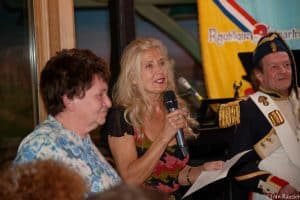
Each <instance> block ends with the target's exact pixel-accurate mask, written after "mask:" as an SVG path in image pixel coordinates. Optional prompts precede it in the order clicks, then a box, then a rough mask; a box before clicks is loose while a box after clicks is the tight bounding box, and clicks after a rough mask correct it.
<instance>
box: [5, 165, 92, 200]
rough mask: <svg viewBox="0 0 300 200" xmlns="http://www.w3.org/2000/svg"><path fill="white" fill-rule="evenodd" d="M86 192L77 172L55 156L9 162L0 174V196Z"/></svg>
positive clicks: (76, 197)
mask: <svg viewBox="0 0 300 200" xmlns="http://www.w3.org/2000/svg"><path fill="white" fill-rule="evenodd" d="M87 192H88V189H87V185H86V184H85V182H84V179H83V178H82V177H81V176H80V175H79V174H78V173H76V172H75V171H73V170H72V169H71V168H69V167H67V166H65V165H63V164H62V163H60V162H58V161H54V160H40V161H34V162H29V163H25V164H19V165H16V166H11V167H9V168H7V169H6V170H4V171H2V172H1V174H0V199H6V200H21V199H22V200H27V199H28V200H29V199H30V200H52V199H55V200H82V199H84V198H85V195H86V194H87Z"/></svg>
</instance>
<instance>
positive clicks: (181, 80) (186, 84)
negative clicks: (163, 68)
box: [178, 77, 203, 101]
mask: <svg viewBox="0 0 300 200" xmlns="http://www.w3.org/2000/svg"><path fill="white" fill-rule="evenodd" d="M178 83H179V84H180V85H181V86H183V87H184V88H185V89H187V90H188V92H190V93H192V94H193V95H194V96H195V97H196V99H197V100H198V101H202V99H203V97H202V96H201V95H200V94H199V93H198V92H197V91H196V90H195V89H194V88H192V86H191V84H190V83H189V82H188V81H187V80H186V79H185V78H183V77H179V78H178Z"/></svg>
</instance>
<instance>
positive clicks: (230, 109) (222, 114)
mask: <svg viewBox="0 0 300 200" xmlns="http://www.w3.org/2000/svg"><path fill="white" fill-rule="evenodd" d="M240 101H241V100H240V99H239V100H236V101H232V102H229V103H226V104H221V105H220V108H219V127H220V128H227V127H230V126H233V125H236V124H239V123H240V104H239V102H240Z"/></svg>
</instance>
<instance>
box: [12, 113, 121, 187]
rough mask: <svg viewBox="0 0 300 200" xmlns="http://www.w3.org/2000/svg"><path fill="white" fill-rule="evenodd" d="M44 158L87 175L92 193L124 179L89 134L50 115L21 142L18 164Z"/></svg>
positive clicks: (17, 158) (16, 159)
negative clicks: (71, 128) (69, 127)
mask: <svg viewBox="0 0 300 200" xmlns="http://www.w3.org/2000/svg"><path fill="white" fill-rule="evenodd" d="M44 159H54V160H58V161H61V162H63V163H65V164H66V165H67V166H69V167H71V168H73V169H74V170H75V171H77V172H78V173H79V174H81V175H82V176H83V177H84V179H85V181H86V182H87V183H88V185H89V187H90V190H91V192H101V191H103V190H106V189H109V188H110V187H112V186H114V185H117V184H119V183H120V182H121V179H120V177H119V175H118V174H117V173H116V171H115V170H114V169H113V168H112V167H111V166H110V165H109V164H108V162H107V161H106V160H105V158H104V157H103V156H102V154H101V153H100V152H99V151H98V149H97V147H96V146H95V145H94V144H93V142H92V140H91V138H90V136H89V135H87V136H86V137H84V138H82V137H80V136H79V135H78V134H76V133H74V132H72V131H70V130H67V129H65V128H64V127H63V126H62V124H60V123H59V122H58V121H57V120H56V119H55V118H54V117H52V116H50V115H49V116H48V119H47V120H45V121H44V122H43V123H42V124H41V125H39V126H37V127H36V128H35V130H34V131H33V132H32V133H30V134H29V135H28V136H27V137H26V138H25V139H24V140H23V141H22V142H21V144H20V146H19V149H18V153H17V156H16V158H15V160H14V163H15V164H17V163H24V162H29V161H33V160H44ZM54 175H55V174H54Z"/></svg>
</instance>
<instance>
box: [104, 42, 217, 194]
mask: <svg viewBox="0 0 300 200" xmlns="http://www.w3.org/2000/svg"><path fill="white" fill-rule="evenodd" d="M173 76H174V74H173V63H172V61H171V60H170V59H169V57H168V52H167V49H166V47H165V46H164V45H163V44H162V43H161V42H160V41H159V40H157V39H153V38H144V39H136V40H134V41H132V42H131V43H130V44H129V45H128V46H127V47H126V49H125V50H124V53H123V55H122V58H121V73H120V76H119V79H118V81H117V83H116V85H115V87H114V90H113V104H114V107H113V108H112V110H111V112H110V114H109V116H108V119H107V123H106V127H105V129H104V130H103V132H104V134H108V135H109V136H108V142H109V146H110V150H111V152H112V155H113V158H114V161H115V164H116V168H117V170H118V171H119V174H120V175H121V177H122V178H123V180H124V181H125V182H126V183H129V184H134V185H142V186H143V187H146V188H151V189H155V190H159V191H163V192H166V193H169V194H172V195H175V194H176V191H178V189H179V188H180V185H190V184H191V183H193V182H194V181H195V179H196V178H197V177H198V175H199V174H200V173H201V172H202V171H203V170H215V169H220V168H222V166H223V161H214V162H208V163H205V164H204V165H201V166H198V167H191V166H189V165H188V161H189V157H188V156H186V157H184V156H182V153H181V151H180V149H179V147H178V145H177V142H176V138H175V135H176V132H177V131H178V130H179V129H181V128H182V129H183V131H184V134H185V135H186V136H188V135H192V134H193V132H192V129H191V127H192V126H195V125H196V121H195V120H193V119H192V118H190V117H189V114H188V109H187V107H186V106H185V104H184V101H183V100H182V99H180V98H179V97H177V100H178V102H179V103H178V104H179V109H177V110H175V111H174V112H171V113H168V110H167V109H166V107H165V105H164V101H163V94H164V92H165V91H167V90H173V91H176V87H175V83H174V78H173ZM175 196H177V194H176V195H175Z"/></svg>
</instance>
